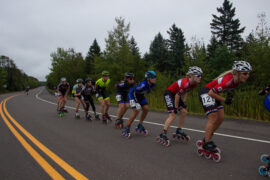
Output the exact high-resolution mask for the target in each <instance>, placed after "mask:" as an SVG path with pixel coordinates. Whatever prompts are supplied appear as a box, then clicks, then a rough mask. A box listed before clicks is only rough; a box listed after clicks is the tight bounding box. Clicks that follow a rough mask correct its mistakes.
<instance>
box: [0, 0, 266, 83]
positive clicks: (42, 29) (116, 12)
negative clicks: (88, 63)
mask: <svg viewBox="0 0 270 180" xmlns="http://www.w3.org/2000/svg"><path fill="white" fill-rule="evenodd" d="M223 1H224V0H188V1H187V0H136V1H134V0H113V1H112V0H98V1H97V0H1V1H0V55H5V56H8V57H10V58H11V59H13V60H14V62H15V64H16V65H17V66H18V68H19V69H22V70H23V71H24V72H25V73H27V74H28V75H30V76H34V77H36V78H38V79H39V80H41V81H44V80H45V76H46V75H47V74H49V73H50V69H49V68H50V66H51V58H50V54H51V53H52V52H54V51H56V49H57V48H58V47H61V48H65V49H68V48H74V49H75V51H76V52H81V53H82V54H83V55H84V56H85V55H86V53H87V52H88V50H89V47H90V45H91V44H92V42H93V40H94V39H95V38H96V39H97V41H98V44H99V45H100V47H101V49H102V50H104V48H105V38H107V36H108V31H111V30H113V27H115V26H116V23H115V17H120V16H121V17H123V18H124V19H125V20H126V22H127V23H128V22H129V23H130V35H132V36H134V38H135V40H136V42H137V44H138V47H139V49H140V52H141V54H142V55H143V54H144V53H145V52H147V51H148V50H149V47H150V44H151V41H152V40H153V39H154V37H155V35H157V34H158V33H159V32H160V33H161V34H162V35H163V37H165V38H168V35H167V33H166V32H167V30H168V29H169V28H170V27H171V26H172V25H173V24H174V23H175V24H176V26H177V27H179V28H181V29H182V31H183V32H184V36H185V38H186V41H187V42H188V43H191V42H192V40H191V39H192V37H196V38H197V39H199V40H201V41H203V42H204V43H205V44H208V43H209V40H210V38H211V29H210V23H211V21H212V14H216V15H218V13H217V10H216V8H217V7H220V6H222V3H223ZM230 2H232V3H233V6H234V7H235V8H236V16H235V18H238V19H239V20H240V23H241V27H243V26H245V27H246V29H245V32H244V33H243V37H244V38H245V37H246V36H247V35H248V34H249V33H250V32H251V31H252V30H254V29H255V28H256V26H257V24H258V23H259V19H258V18H257V15H258V14H259V13H261V12H265V14H266V22H267V23H268V25H269V26H270V18H269V17H270V0H257V1H255V0H231V1H230Z"/></svg>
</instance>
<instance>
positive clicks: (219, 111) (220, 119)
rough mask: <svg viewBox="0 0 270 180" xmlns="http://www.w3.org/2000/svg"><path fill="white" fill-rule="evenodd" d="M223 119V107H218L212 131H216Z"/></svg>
mask: <svg viewBox="0 0 270 180" xmlns="http://www.w3.org/2000/svg"><path fill="white" fill-rule="evenodd" d="M223 121H224V109H219V110H218V122H217V124H216V127H215V129H214V131H216V130H217V129H218V128H219V127H220V125H221V124H222V122H223Z"/></svg>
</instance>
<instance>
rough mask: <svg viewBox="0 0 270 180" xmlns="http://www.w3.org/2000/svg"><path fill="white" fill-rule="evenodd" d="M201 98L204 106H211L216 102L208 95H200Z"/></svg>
mask: <svg viewBox="0 0 270 180" xmlns="http://www.w3.org/2000/svg"><path fill="white" fill-rule="evenodd" d="M201 98H202V103H203V105H204V106H213V105H215V103H216V100H215V99H214V98H212V97H211V96H209V95H208V94H202V95H201Z"/></svg>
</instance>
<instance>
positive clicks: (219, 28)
mask: <svg viewBox="0 0 270 180" xmlns="http://www.w3.org/2000/svg"><path fill="white" fill-rule="evenodd" d="M217 11H218V13H220V14H221V15H220V16H217V15H214V14H213V15H212V16H213V18H214V19H213V20H212V23H210V25H211V29H212V31H211V32H212V34H213V35H216V37H217V39H218V42H219V44H220V45H221V46H222V45H226V46H227V47H228V48H229V49H230V50H235V51H237V50H239V49H240V47H241V44H242V42H243V39H242V37H241V33H243V32H244V30H245V27H242V28H240V21H239V19H234V16H235V8H233V4H232V3H230V1H229V0H224V2H223V6H222V7H219V8H217Z"/></svg>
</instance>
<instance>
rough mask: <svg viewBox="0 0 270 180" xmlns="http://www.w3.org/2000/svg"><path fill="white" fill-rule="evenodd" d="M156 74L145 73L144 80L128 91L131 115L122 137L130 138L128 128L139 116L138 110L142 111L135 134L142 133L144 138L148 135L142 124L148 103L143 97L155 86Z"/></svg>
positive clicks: (151, 72)
mask: <svg viewBox="0 0 270 180" xmlns="http://www.w3.org/2000/svg"><path fill="white" fill-rule="evenodd" d="M156 77H157V75H156V73H155V72H154V71H147V72H146V73H145V80H144V81H142V82H140V83H139V84H138V85H137V86H136V87H133V88H131V89H130V91H129V103H130V107H131V108H132V111H133V112H132V114H131V115H130V117H129V120H128V123H127V126H126V127H125V130H124V131H123V132H122V135H123V136H126V137H127V138H129V137H130V135H131V134H130V126H131V124H132V123H133V121H134V119H135V118H136V117H137V115H138V114H139V110H140V109H142V114H141V117H140V122H139V124H138V127H137V128H136V132H140V133H143V134H144V135H145V136H146V135H147V134H148V131H147V130H145V128H144V126H143V125H142V124H143V121H144V119H145V117H146V115H147V113H148V109H149V106H148V103H147V100H146V98H145V96H144V94H146V93H150V90H151V89H152V88H153V87H154V86H155V85H156V84H155V82H156Z"/></svg>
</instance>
